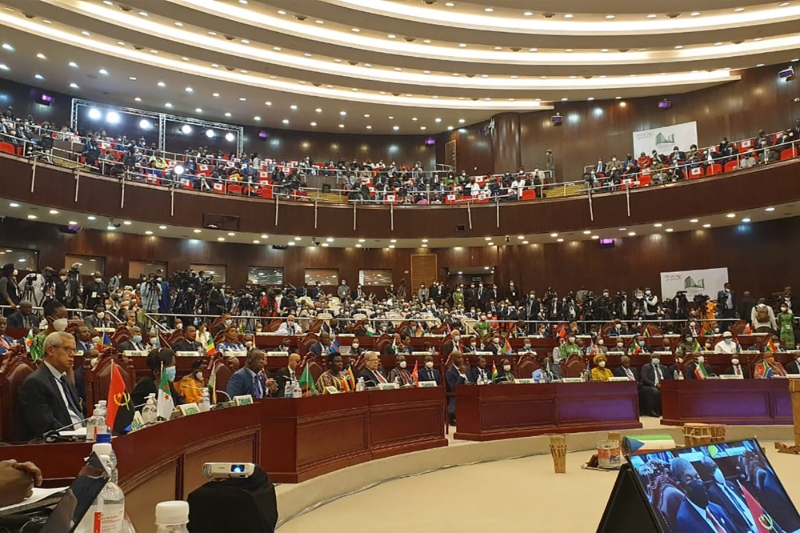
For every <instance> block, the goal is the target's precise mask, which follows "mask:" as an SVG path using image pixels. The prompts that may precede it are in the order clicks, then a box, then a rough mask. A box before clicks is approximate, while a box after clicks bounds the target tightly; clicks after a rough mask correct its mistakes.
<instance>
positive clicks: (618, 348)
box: [611, 339, 625, 354]
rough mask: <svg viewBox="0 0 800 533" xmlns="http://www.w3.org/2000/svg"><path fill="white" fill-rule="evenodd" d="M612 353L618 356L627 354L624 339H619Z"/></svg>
mask: <svg viewBox="0 0 800 533" xmlns="http://www.w3.org/2000/svg"><path fill="white" fill-rule="evenodd" d="M611 351H612V352H615V353H617V354H621V353H625V341H624V340H622V339H617V342H616V344H615V345H614V347H613V348H612V349H611Z"/></svg>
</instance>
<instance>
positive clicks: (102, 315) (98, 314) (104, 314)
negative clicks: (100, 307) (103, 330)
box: [97, 311, 106, 320]
mask: <svg viewBox="0 0 800 533" xmlns="http://www.w3.org/2000/svg"><path fill="white" fill-rule="evenodd" d="M105 317H106V313H105V311H100V312H99V313H97V318H99V319H100V320H103V319H104V318H105Z"/></svg>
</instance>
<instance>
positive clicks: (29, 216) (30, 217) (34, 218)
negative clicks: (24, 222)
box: [28, 215, 38, 220]
mask: <svg viewBox="0 0 800 533" xmlns="http://www.w3.org/2000/svg"><path fill="white" fill-rule="evenodd" d="M28 218H29V219H31V220H36V218H38V217H37V216H36V215H28Z"/></svg>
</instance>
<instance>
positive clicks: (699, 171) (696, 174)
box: [689, 165, 719, 180]
mask: <svg viewBox="0 0 800 533" xmlns="http://www.w3.org/2000/svg"><path fill="white" fill-rule="evenodd" d="M712 166H713V165H712ZM717 166H719V165H717ZM703 176H705V172H704V171H703V167H697V168H693V169H691V170H690V171H689V179H690V180H692V179H696V178H702V177H703Z"/></svg>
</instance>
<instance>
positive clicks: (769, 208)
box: [764, 207, 775, 213]
mask: <svg viewBox="0 0 800 533" xmlns="http://www.w3.org/2000/svg"><path fill="white" fill-rule="evenodd" d="M764 211H766V212H767V213H772V212H773V211H775V208H774V207H768V208H766V209H764Z"/></svg>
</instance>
